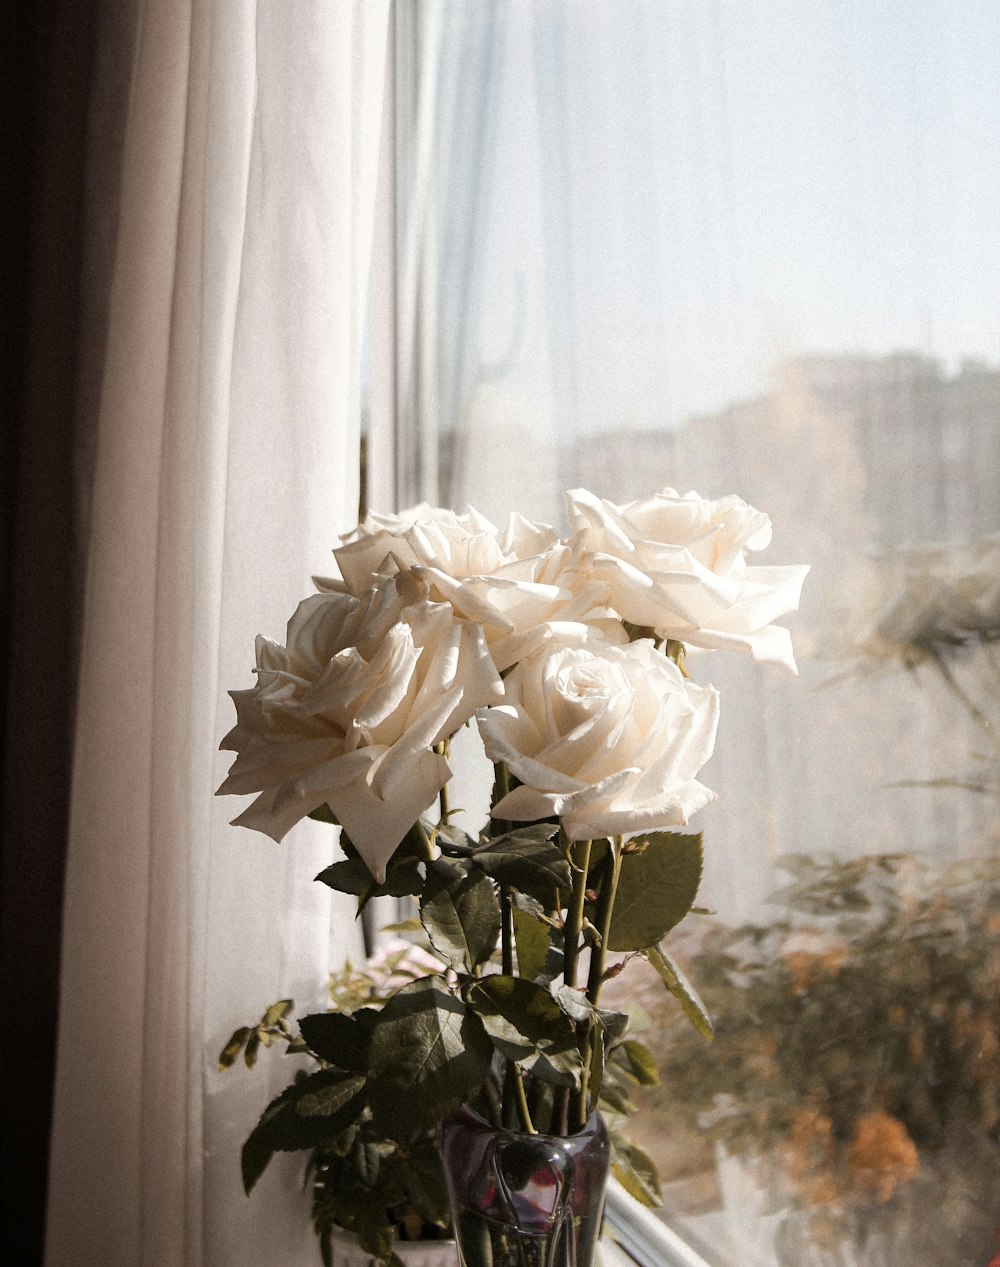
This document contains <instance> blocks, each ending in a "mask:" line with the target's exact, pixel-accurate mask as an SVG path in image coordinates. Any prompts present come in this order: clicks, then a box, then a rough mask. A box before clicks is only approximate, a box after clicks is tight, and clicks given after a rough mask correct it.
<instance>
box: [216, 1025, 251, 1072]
mask: <svg viewBox="0 0 1000 1267" xmlns="http://www.w3.org/2000/svg"><path fill="white" fill-rule="evenodd" d="M252 1033H253V1030H252V1029H251V1028H250V1027H249V1026H248V1025H243V1026H242V1027H241V1028H240V1029H238V1030H236V1031H235V1032H234V1034H233V1036H232V1038H231V1039H230V1040H229V1042H228V1043H226V1045H225V1047H223V1049H222V1051H220V1052H219V1068H220V1069H229V1068H231V1067H232V1066H233V1065H234V1064H235V1063H236V1058H237V1057H238V1056H239V1054H240V1052H241V1051H242V1050H243V1044H244V1043H245V1042H246V1041H247V1039H248V1038H249V1037H250V1035H251V1034H252Z"/></svg>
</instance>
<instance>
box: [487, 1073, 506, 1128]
mask: <svg viewBox="0 0 1000 1267" xmlns="http://www.w3.org/2000/svg"><path fill="white" fill-rule="evenodd" d="M491 1077H492V1075H491ZM483 1094H484V1095H485V1097H486V1104H487V1107H488V1108H489V1114H490V1121H491V1122H492V1124H493V1125H494V1126H495V1127H496V1128H497V1130H500V1128H501V1127H502V1126H503V1113H502V1106H501V1104H500V1097H499V1096H498V1095H497V1089H496V1087H495V1086H494V1085H493V1083H492V1081H491V1078H487V1079H486V1084H485V1085H484V1087H483Z"/></svg>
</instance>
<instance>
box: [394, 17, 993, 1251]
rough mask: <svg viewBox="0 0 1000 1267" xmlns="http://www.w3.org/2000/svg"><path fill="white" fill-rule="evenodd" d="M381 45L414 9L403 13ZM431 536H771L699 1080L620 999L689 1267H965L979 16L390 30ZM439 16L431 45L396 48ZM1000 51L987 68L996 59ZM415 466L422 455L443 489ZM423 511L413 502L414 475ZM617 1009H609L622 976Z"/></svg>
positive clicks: (973, 1113)
mask: <svg viewBox="0 0 1000 1267" xmlns="http://www.w3.org/2000/svg"><path fill="white" fill-rule="evenodd" d="M401 8H402V6H401ZM406 8H407V9H408V10H409V12H408V13H403V14H401V16H400V18H399V21H400V23H401V28H400V32H399V34H400V37H401V38H400V44H399V47H398V50H397V76H398V82H399V83H400V84H402V85H403V87H404V89H405V91H401V94H400V100H401V102H402V103H403V105H402V106H401V112H400V115H399V117H398V121H397V133H398V135H397V144H398V145H399V147H400V162H399V165H398V172H397V179H398V181H399V186H398V189H397V213H398V221H397V239H396V246H397V252H398V260H399V275H400V278H401V279H402V280H401V283H400V290H399V296H398V302H399V305H400V307H399V322H398V328H399V331H400V347H399V356H400V383H401V388H400V395H399V401H398V409H399V411H400V414H399V417H398V418H397V425H398V427H399V429H400V434H402V435H404V436H411V437H417V440H416V441H415V443H418V447H419V449H420V454H421V455H422V459H421V460H422V462H423V466H422V467H420V464H419V463H417V464H416V466H415V467H414V469H417V470H418V475H417V476H416V477H415V482H414V483H413V484H412V485H411V487H412V491H413V494H414V498H412V499H415V496H416V495H426V496H429V497H430V498H431V499H432V500H436V501H439V502H441V503H442V504H449V505H452V506H456V507H460V506H462V505H464V504H465V503H467V502H471V503H472V504H473V505H475V506H476V507H477V508H478V509H480V510H481V511H483V512H484V513H486V514H488V515H490V516H491V517H494V518H502V517H504V516H505V515H506V513H507V512H508V511H509V510H511V509H517V510H520V511H521V512H522V513H524V514H526V515H528V516H530V517H535V518H540V519H544V520H547V521H548V522H552V523H555V524H558V525H561V526H563V527H564V526H565V525H564V523H563V520H562V510H561V494H562V491H563V490H565V489H567V488H571V487H574V486H578V485H582V486H584V487H586V488H589V489H590V490H591V491H593V492H595V493H597V494H598V495H600V496H603V497H606V498H609V499H612V500H614V501H617V502H624V501H629V500H631V499H634V498H638V497H642V496H644V495H646V494H649V493H651V492H654V491H657V490H659V489H661V488H663V487H668V486H669V487H673V488H676V489H678V490H679V491H682V492H683V491H686V490H688V489H695V490H697V491H698V492H699V493H701V494H703V495H705V496H711V497H717V496H721V495H723V494H725V493H730V492H733V493H737V494H739V495H740V496H742V497H744V498H745V499H746V500H747V501H749V502H750V503H751V504H752V505H754V506H756V507H759V508H760V509H762V510H764V511H766V512H767V513H768V514H769V515H770V516H771V518H772V520H773V524H774V536H773V541H772V543H771V545H770V547H769V548H768V550H767V552H766V554H765V555H764V556H763V558H762V559H759V560H755V561H763V562H768V561H770V562H774V563H800V562H809V563H811V564H812V569H813V570H812V573H811V575H810V577H809V578H808V580H807V582H806V586H805V589H804V593H803V602H802V608H801V611H800V613H799V614H798V616H797V617H796V618H794V620H793V621H791V622H789V623H790V624H791V627H792V629H793V636H794V640H795V647H796V655H797V658H798V663H799V669H800V672H799V676H798V677H792V676H786V675H782V674H781V673H780V672H779V671H777V670H774V669H769V668H763V667H760V666H755V665H754V664H752V663H751V662H750V661H749V660H742V659H740V658H738V657H737V658H734V657H731V656H730V657H729V658H727V657H725V656H723V655H720V654H718V653H712V654H706V655H703V656H699V657H694V656H692V657H691V659H690V661H689V667H690V670H691V673H692V675H693V676H694V677H695V678H696V679H698V680H699V681H702V682H712V683H714V684H715V685H716V686H718V687H719V689H720V691H721V693H722V710H723V715H722V724H721V728H720V735H719V741H718V746H717V752H716V756H715V757H714V759H713V761H712V763H711V765H710V766H708V767H707V768H706V770H705V781H706V782H707V783H708V784H709V785H710V786H711V787H713V788H714V789H715V790H717V791H718V793H719V797H720V799H719V801H718V803H717V804H716V805H714V806H712V807H710V808H709V810H707V811H706V812H704V814H703V815H702V816H701V822H700V824H699V825H700V826H701V827H702V828H703V830H704V833H705V847H706V861H705V877H704V883H703V889H702V896H701V901H702V903H703V904H704V906H705V907H706V908H708V909H709V910H710V911H711V914H710V915H701V916H692V917H690V918H689V920H688V921H686V922H685V925H684V926H683V927H682V929H680V930H678V933H677V935H676V938H675V943H674V945H675V949H676V950H677V952H678V954H679V955H680V956H681V957H683V958H684V959H685V961H686V962H687V965H688V968H689V972H690V975H691V977H692V979H693V981H694V983H695V985H696V987H697V988H698V989H699V990H700V991H701V992H702V993H703V994H704V996H705V997H706V999H707V1001H708V1002H709V1004H710V1006H711V1010H712V1012H713V1014H714V1016H715V1017H716V1024H717V1031H718V1036H717V1040H716V1042H715V1043H714V1044H713V1045H712V1046H707V1045H706V1044H705V1043H704V1042H703V1041H702V1040H701V1039H699V1038H698V1036H697V1035H695V1034H692V1033H690V1032H688V1031H687V1030H686V1029H685V1028H684V1025H683V1024H682V1023H681V1021H680V1019H679V1018H678V1016H677V1013H676V1007H675V1005H674V1004H673V1003H672V1002H670V1001H668V1000H667V999H665V998H661V997H660V995H659V993H658V989H657V987H656V983H655V979H654V980H651V981H650V982H649V983H648V989H647V988H646V987H645V986H644V985H643V984H642V983H641V980H640V978H641V972H640V971H639V970H638V969H636V970H635V971H633V972H631V973H629V974H628V978H627V980H628V986H627V996H626V997H627V998H628V1000H629V1001H630V1003H631V1004H632V1005H633V1006H634V1007H635V1008H636V1009H642V1010H643V1012H644V1013H645V1015H646V1016H647V1017H648V1026H649V1027H648V1030H647V1038H648V1040H649V1042H650V1043H651V1044H652V1045H654V1046H655V1047H656V1049H657V1052H658V1054H659V1056H660V1059H661V1063H662V1064H663V1067H664V1069H665V1071H666V1076H665V1077H664V1080H663V1083H662V1085H661V1087H660V1088H658V1089H656V1090H655V1091H653V1092H652V1093H651V1094H650V1096H649V1099H648V1103H647V1104H646V1105H645V1106H644V1107H645V1109H646V1111H644V1112H643V1113H642V1114H641V1115H639V1116H638V1118H637V1119H636V1121H637V1123H641V1125H642V1130H643V1144H644V1146H645V1147H646V1148H647V1149H648V1150H649V1151H650V1153H652V1154H654V1155H655V1157H656V1158H657V1161H658V1162H659V1164H660V1167H661V1171H662V1174H663V1178H664V1188H665V1196H666V1203H665V1213H664V1217H665V1218H666V1219H668V1220H669V1221H671V1222H672V1223H673V1224H674V1225H675V1226H677V1227H679V1228H681V1229H682V1230H683V1231H684V1234H685V1235H686V1236H687V1237H688V1238H689V1239H690V1240H691V1241H692V1243H694V1244H696V1245H697V1246H698V1247H699V1248H700V1250H701V1252H702V1253H703V1255H704V1257H705V1258H706V1260H707V1261H709V1262H711V1263H717V1264H720V1265H721V1264H729V1263H732V1262H735V1261H740V1262H741V1263H754V1262H760V1263H772V1262H779V1263H783V1264H785V1263H787V1264H799V1263H810V1264H812V1263H816V1264H825V1263H830V1264H834V1263H838V1264H848V1263H865V1264H868V1265H872V1264H878V1263H886V1264H899V1263H903V1262H906V1263H908V1264H927V1265H928V1267H930V1265H931V1264H934V1265H935V1267H936V1265H938V1264H941V1263H945V1262H947V1263H963V1264H964V1263H968V1264H970V1265H972V1264H976V1265H977V1267H984V1265H985V1264H986V1263H987V1262H988V1261H989V1259H990V1258H991V1256H992V1255H993V1254H994V1253H996V1250H997V1242H996V1232H997V1229H998V1226H1000V1200H998V1198H997V1195H996V1194H997V1192H1000V1184H998V1182H997V1180H998V1177H1000V1148H998V1146H997V1144H996V1137H997V1131H998V1127H1000V1039H998V1037H997V1035H998V1033H1000V1000H998V997H997V987H996V983H997V981H998V980H1000V974H998V969H1000V940H998V939H1000V914H998V912H1000V904H998V901H997V898H998V897H1000V868H998V867H997V866H996V865H995V860H996V858H997V855H998V843H1000V842H998V835H1000V832H998V826H997V822H998V818H997V793H998V792H1000V767H998V758H1000V747H998V744H1000V741H998V737H997V734H998V732H997V723H998V721H1000V647H998V646H997V639H998V637H1000V487H998V485H1000V369H998V355H1000V341H998V324H1000V319H998V311H1000V310H998V307H997V304H996V296H997V294H998V293H1000V249H998V246H1000V232H998V231H1000V210H998V209H1000V64H998V63H1000V42H998V41H997V39H996V38H994V37H995V34H996V29H997V28H996V12H995V8H994V6H993V4H992V3H991V2H990V0H982V2H981V3H977V2H976V0H959V2H958V3H955V2H954V0H950V2H945V0H911V3H910V4H907V5H898V4H895V3H891V2H890V0H874V2H873V0H857V2H855V0H836V3H834V2H833V0H828V2H826V3H824V2H821V0H794V2H793V0H765V2H761V3H752V4H749V5H748V4H743V3H739V4H738V3H735V2H733V3H727V2H725V0H717V2H716V3H710V4H704V5H701V4H699V5H691V4H687V3H682V2H681V0H677V2H669V0H663V2H658V3H652V2H650V3H643V2H641V0H618V2H617V3H615V4H607V3H597V2H593V3H588V2H587V0H577V2H575V3H570V2H569V0H565V2H562V3H547V2H544V0H532V2H528V0H525V2H523V3H521V2H518V0H509V2H508V3H505V4H502V5H499V4H489V3H484V4H477V5H469V4H466V3H462V2H461V0H452V2H451V3H447V2H444V3H434V4H428V5H421V6H407V7H406ZM414 10H416V13H414ZM991 33H992V34H991ZM428 454H433V455H435V456H436V462H435V463H433V464H431V463H430V462H429V459H428ZM420 471H422V474H421V473H420ZM623 980H624V978H623Z"/></svg>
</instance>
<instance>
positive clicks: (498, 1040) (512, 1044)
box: [465, 974, 583, 1087]
mask: <svg viewBox="0 0 1000 1267" xmlns="http://www.w3.org/2000/svg"><path fill="white" fill-rule="evenodd" d="M465 994H466V999H467V1000H468V1003H469V1006H470V1007H472V1008H474V1009H475V1012H476V1015H477V1016H478V1017H479V1018H480V1020H481V1021H482V1023H483V1027H484V1028H485V1030H486V1032H487V1034H489V1036H490V1038H491V1039H492V1040H493V1045H494V1046H495V1047H496V1049H497V1050H498V1051H499V1052H501V1054H502V1055H504V1056H507V1057H508V1058H509V1059H510V1060H516V1061H517V1062H518V1063H519V1064H521V1065H523V1066H524V1067H525V1068H526V1069H529V1070H531V1072H532V1073H533V1074H534V1075H535V1076H536V1077H538V1078H541V1079H542V1080H543V1081H545V1082H554V1083H556V1084H557V1085H558V1086H567V1087H577V1086H579V1085H580V1074H581V1071H582V1069H583V1057H582V1056H581V1054H580V1048H579V1041H578V1038H577V1033H576V1028H575V1026H574V1025H573V1022H572V1021H571V1020H570V1018H569V1017H568V1016H567V1015H566V1013H565V1012H564V1010H563V1009H562V1008H561V1007H560V1006H559V1004H558V1003H557V1001H556V1000H555V998H554V997H553V996H552V995H551V994H550V993H549V991H548V990H547V989H546V988H545V987H544V986H541V985H537V984H536V983H535V982H534V981H526V980H524V978H522V977H508V976H502V975H500V974H493V975H491V976H487V977H481V978H480V979H479V980H477V981H473V982H471V983H470V984H469V985H468V986H467V987H466V991H465Z"/></svg>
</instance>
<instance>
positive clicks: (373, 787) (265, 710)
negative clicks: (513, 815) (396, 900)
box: [219, 579, 503, 881]
mask: <svg viewBox="0 0 1000 1267" xmlns="http://www.w3.org/2000/svg"><path fill="white" fill-rule="evenodd" d="M403 602H404V597H403V595H401V594H400V593H399V592H398V587H397V585H396V583H395V581H394V580H392V579H389V580H384V581H382V582H381V584H380V585H379V586H378V587H376V588H375V589H373V590H372V591H371V592H370V593H369V594H368V595H366V596H365V597H364V598H362V599H359V598H356V597H355V596H353V595H348V594H318V595H315V596H313V597H312V598H308V599H306V600H305V601H304V602H303V603H301V604H300V605H299V607H298V609H297V611H296V612H295V615H294V616H293V617H292V619H291V620H290V621H289V625H288V642H287V645H286V646H284V647H282V646H279V645H278V644H276V643H273V642H270V641H268V640H266V639H262V638H259V639H258V640H257V684H256V685H255V686H254V687H253V688H252V689H250V690H245V691H233V692H232V696H233V700H234V702H235V704H236V714H237V723H236V726H235V727H234V728H233V730H232V731H230V733H229V734H228V735H227V736H226V738H225V739H224V740H223V741H222V745H221V746H222V747H223V748H224V749H228V750H231V751H235V752H236V753H237V757H236V760H235V762H234V763H233V766H232V769H231V771H230V774H229V777H228V778H227V779H226V781H225V783H223V785H222V787H221V788H220V789H219V791H220V793H240V794H245V793H250V792H257V793H259V795H258V797H257V799H256V800H255V801H254V802H253V804H252V805H251V806H250V807H249V808H248V809H247V810H246V811H245V812H244V813H243V814H241V815H240V816H239V818H237V819H235V820H234V821H235V822H236V823H237V824H239V825H240V826H244V827H251V828H254V829H256V830H258V831H263V832H265V833H266V834H267V835H269V836H271V837H273V839H275V840H280V839H281V838H282V837H283V836H284V835H285V833H286V832H287V831H288V830H289V828H291V827H292V826H293V825H294V824H295V823H297V822H298V821H299V820H300V819H302V818H304V817H306V815H308V814H309V813H311V812H312V811H313V810H315V809H317V808H318V807H319V806H321V805H324V804H327V805H329V806H330V808H331V809H332V810H333V813H334V815H335V816H336V818H337V821H338V822H339V823H341V825H342V826H343V827H344V829H345V831H346V832H347V835H348V836H349V837H350V839H351V841H352V842H353V844H354V845H355V846H356V848H357V850H358V852H359V853H360V855H361V857H362V858H363V859H364V861H365V863H366V865H367V866H368V868H369V869H370V870H371V872H372V874H373V875H374V876H375V878H376V879H378V880H380V881H381V880H382V879H384V878H385V866H386V863H387V862H388V860H389V858H390V857H391V856H392V854H393V852H394V851H395V849H396V847H397V845H398V844H399V842H400V841H401V840H402V838H403V836H404V835H405V834H406V832H407V831H408V829H409V828H410V827H411V826H412V825H413V823H414V822H415V821H416V819H417V818H418V817H419V815H420V814H421V813H422V812H423V811H424V810H425V809H426V808H427V807H428V805H430V803H431V802H432V801H433V799H434V797H435V796H436V795H437V794H438V792H439V791H440V789H441V788H442V787H443V786H444V784H445V783H446V782H447V781H448V779H449V778H450V777H451V771H450V769H449V766H448V763H447V761H446V760H445V759H444V758H443V757H442V756H440V755H438V754H437V753H435V752H432V751H431V748H432V746H433V745H434V744H436V743H438V742H439V741H440V740H442V739H445V738H448V737H449V736H451V735H452V734H454V732H455V731H456V730H457V729H458V727H459V726H461V725H463V724H464V723H465V722H466V721H468V720H469V718H470V717H471V716H472V714H473V713H474V712H475V710H476V709H477V708H479V707H482V706H483V705H485V704H488V703H489V702H491V701H492V700H495V699H499V698H501V697H502V695H503V686H502V684H501V682H500V677H499V674H498V673H497V670H496V666H495V665H494V663H493V661H492V659H491V658H490V655H489V651H488V649H487V647H486V644H485V640H484V638H483V634H482V630H481V629H480V628H479V627H478V626H477V625H475V624H474V623H471V622H469V621H464V620H459V619H456V617H455V616H454V614H453V613H452V611H451V609H450V608H448V607H447V606H444V605H441V604H436V603H428V602H420V603H416V604H411V605H409V606H403Z"/></svg>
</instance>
